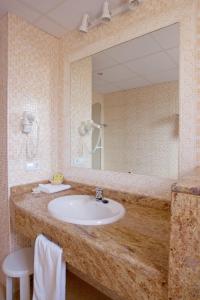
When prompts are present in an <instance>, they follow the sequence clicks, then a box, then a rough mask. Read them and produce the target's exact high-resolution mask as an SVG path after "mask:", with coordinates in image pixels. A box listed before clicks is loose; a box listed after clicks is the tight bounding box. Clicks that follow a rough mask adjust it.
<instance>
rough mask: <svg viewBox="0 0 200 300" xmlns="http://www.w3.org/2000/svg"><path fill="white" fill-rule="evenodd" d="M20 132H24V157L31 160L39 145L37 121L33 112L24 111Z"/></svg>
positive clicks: (35, 154)
mask: <svg viewBox="0 0 200 300" xmlns="http://www.w3.org/2000/svg"><path fill="white" fill-rule="evenodd" d="M21 126H22V129H21V130H22V133H24V134H26V136H27V139H26V159H27V160H32V159H34V158H35V157H36V156H37V153H38V147H39V131H40V128H39V123H38V121H37V120H36V117H35V116H34V115H33V113H31V112H29V111H24V112H23V115H22V120H21Z"/></svg>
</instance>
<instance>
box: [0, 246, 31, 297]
mask: <svg viewBox="0 0 200 300" xmlns="http://www.w3.org/2000/svg"><path fill="white" fill-rule="evenodd" d="M33 252H34V250H33V248H23V249H20V250H18V251H15V252H13V253H11V254H9V255H8V256H7V257H6V258H5V259H4V262H3V265H2V269H3V272H4V273H5V275H6V300H12V299H13V282H12V279H13V278H19V285H20V300H29V299H30V275H32V274H33V256H34V254H33Z"/></svg>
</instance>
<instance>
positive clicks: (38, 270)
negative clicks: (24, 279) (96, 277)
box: [33, 234, 66, 300]
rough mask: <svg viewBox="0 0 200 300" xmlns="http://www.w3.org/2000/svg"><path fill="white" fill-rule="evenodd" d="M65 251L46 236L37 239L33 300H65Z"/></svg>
mask: <svg viewBox="0 0 200 300" xmlns="http://www.w3.org/2000/svg"><path fill="white" fill-rule="evenodd" d="M62 256H63V250H62V249H61V248H60V247H59V246H58V245H57V244H54V243H53V242H51V241H49V240H48V239H47V238H46V237H45V236H44V235H42V234H40V235H39V236H38V237H37V238H36V242H35V251H34V289H33V300H65V297H66V296H65V293H66V263H65V262H64V261H63V257H62Z"/></svg>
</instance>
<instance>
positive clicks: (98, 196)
mask: <svg viewBox="0 0 200 300" xmlns="http://www.w3.org/2000/svg"><path fill="white" fill-rule="evenodd" d="M96 200H97V201H102V200H103V189H102V188H100V187H97V188H96Z"/></svg>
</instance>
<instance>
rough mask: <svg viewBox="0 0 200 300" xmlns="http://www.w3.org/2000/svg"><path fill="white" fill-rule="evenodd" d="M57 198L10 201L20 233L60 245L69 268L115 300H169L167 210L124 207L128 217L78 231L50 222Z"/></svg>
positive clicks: (19, 197) (129, 204)
mask: <svg viewBox="0 0 200 300" xmlns="http://www.w3.org/2000/svg"><path fill="white" fill-rule="evenodd" d="M80 193H83V192H82V191H81V192H80V191H79V190H76V189H74V188H73V189H71V190H69V191H67V192H62V193H57V194H55V195H47V194H40V195H33V194H31V193H24V194H19V193H18V194H17V193H14V194H12V196H11V202H12V210H13V214H12V216H13V218H12V222H13V223H14V227H15V228H16V230H17V232H20V233H22V234H23V235H25V236H27V237H29V238H30V239H32V240H34V239H35V238H36V236H37V235H38V234H40V233H43V234H45V235H46V236H47V237H49V238H50V239H52V240H53V241H54V242H56V243H58V244H59V245H60V246H61V247H62V248H63V250H64V257H65V260H66V262H67V263H68V264H69V265H70V266H71V267H72V268H74V269H76V270H78V272H80V273H81V274H82V278H84V277H85V278H87V281H91V283H92V284H93V285H94V286H95V285H97V286H98V287H99V289H100V290H101V291H102V292H104V293H106V294H107V295H108V296H109V297H111V298H112V299H115V300H116V299H126V300H138V299H141V300H142V299H144V300H145V299H150V300H155V299H156V300H164V299H167V277H168V253H169V232H170V214H169V210H165V209H155V208H153V207H148V206H142V205H138V204H136V203H134V202H129V201H127V202H126V201H124V203H123V204H124V206H125V208H126V215H125V217H124V218H123V219H121V220H120V221H118V222H116V223H114V224H110V225H106V226H98V227H92V226H77V225H73V224H68V223H64V222H60V221H57V220H56V219H54V218H52V217H51V216H50V215H49V213H48V211H47V205H48V203H49V201H50V200H52V199H54V198H55V197H58V196H62V195H66V194H68V195H69V194H80Z"/></svg>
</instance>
